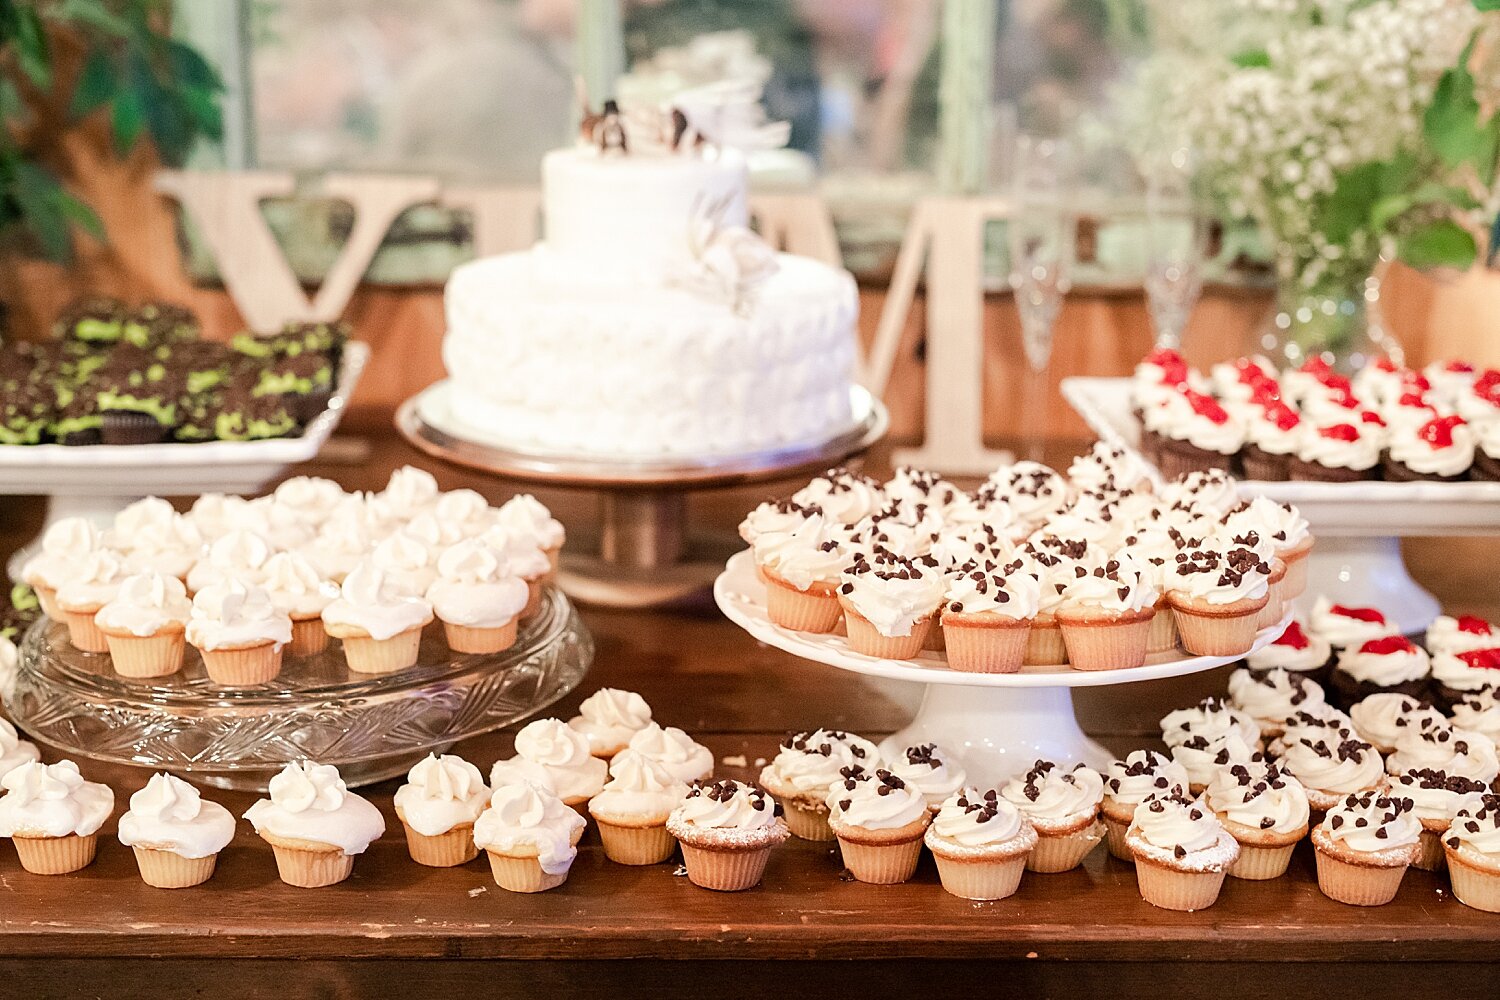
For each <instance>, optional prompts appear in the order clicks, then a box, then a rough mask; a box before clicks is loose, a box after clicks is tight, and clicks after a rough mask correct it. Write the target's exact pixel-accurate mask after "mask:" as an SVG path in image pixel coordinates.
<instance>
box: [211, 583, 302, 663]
mask: <svg viewBox="0 0 1500 1000" xmlns="http://www.w3.org/2000/svg"><path fill="white" fill-rule="evenodd" d="M187 641H188V642H189V643H191V644H192V645H193V648H194V649H196V650H198V652H199V653H200V654H202V656H203V667H204V669H205V670H207V671H208V676H209V679H210V680H212V681H213V682H214V683H215V684H222V685H224V686H226V687H239V686H243V685H250V684H264V683H266V682H267V681H270V680H273V679H275V677H276V676H277V675H278V674H280V673H281V655H282V651H283V650H284V649H285V648H286V645H287V643H289V642H291V641H292V620H291V619H290V618H288V617H287V616H286V614H285V613H284V612H281V611H277V610H276V608H275V607H273V606H272V604H271V598H270V597H269V596H268V595H267V594H266V592H265V591H264V590H262V589H260V588H259V587H255V586H249V587H247V586H245V585H244V584H241V583H239V582H237V581H234V580H230V581H226V582H224V583H215V584H212V585H211V586H209V587H208V588H206V589H204V590H201V591H199V592H198V594H197V595H196V596H194V598H193V609H192V618H191V620H190V621H189V622H188V624H187Z"/></svg>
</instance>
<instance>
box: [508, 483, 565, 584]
mask: <svg viewBox="0 0 1500 1000" xmlns="http://www.w3.org/2000/svg"><path fill="white" fill-rule="evenodd" d="M495 520H496V521H497V522H498V523H499V524H500V525H501V526H502V527H504V528H506V529H508V530H509V531H511V532H513V533H517V534H522V533H524V534H527V535H530V536H531V537H532V538H533V539H535V540H536V544H537V547H538V548H540V549H541V550H542V552H543V553H545V554H546V556H547V562H548V564H549V567H550V572H552V573H556V572H557V564H558V559H559V558H560V556H561V555H562V547H563V543H564V542H566V541H567V537H568V533H567V531H566V530H564V528H563V525H562V522H561V521H559V520H558V519H557V518H555V517H553V516H552V512H551V511H550V510H548V509H547V507H546V505H545V504H543V503H542V502H541V501H540V500H538V499H537V498H536V497H534V496H532V495H531V494H530V493H518V494H517V495H515V496H513V497H511V498H510V499H509V500H507V501H505V503H503V504H501V505H500V509H499V510H498V511H496V512H495Z"/></svg>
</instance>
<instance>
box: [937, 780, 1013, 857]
mask: <svg viewBox="0 0 1500 1000" xmlns="http://www.w3.org/2000/svg"><path fill="white" fill-rule="evenodd" d="M1028 825H1029V824H1028V823H1027V822H1026V816H1025V814H1024V813H1023V812H1022V810H1021V809H1020V808H1018V806H1017V804H1016V803H1015V802H1013V801H1011V800H1010V798H1009V796H1003V797H1002V796H1001V795H999V794H997V793H996V791H995V790H994V789H993V788H991V789H987V790H986V791H983V792H981V791H980V790H979V789H978V788H974V787H972V786H971V787H966V788H961V789H959V790H958V791H956V792H954V793H953V794H952V795H950V796H948V797H947V798H946V799H944V800H943V801H942V803H940V804H939V807H938V810H937V814H936V815H935V816H934V817H933V818H932V831H931V834H930V835H931V836H936V837H938V838H940V839H942V840H944V841H947V842H948V843H950V844H956V845H958V846H959V847H975V848H978V847H994V846H995V845H997V844H1005V843H1008V842H1010V841H1012V840H1015V839H1016V838H1017V837H1019V836H1023V835H1024V834H1025V833H1026V832H1028V831H1027V826H1028ZM1035 839H1036V834H1035V833H1032V835H1031V840H1033V841H1035Z"/></svg>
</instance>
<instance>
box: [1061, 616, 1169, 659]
mask: <svg viewBox="0 0 1500 1000" xmlns="http://www.w3.org/2000/svg"><path fill="white" fill-rule="evenodd" d="M1153 617H1154V614H1153ZM1061 625H1062V638H1063V644H1064V645H1066V646H1067V647H1068V665H1069V666H1070V667H1072V668H1073V669H1074V670H1121V669H1125V668H1128V667H1138V666H1140V665H1141V664H1142V663H1145V662H1146V640H1147V637H1148V636H1149V635H1150V634H1151V619H1150V618H1144V619H1142V620H1140V621H1122V622H1114V621H1105V620H1099V621H1093V622H1086V623H1085V622H1068V621H1063V622H1061Z"/></svg>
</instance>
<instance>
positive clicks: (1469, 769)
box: [1385, 721, 1500, 784]
mask: <svg viewBox="0 0 1500 1000" xmlns="http://www.w3.org/2000/svg"><path fill="white" fill-rule="evenodd" d="M1385 763H1386V772H1387V773H1389V774H1391V775H1397V774H1405V773H1406V772H1407V771H1420V770H1433V771H1442V772H1444V773H1445V774H1450V775H1458V776H1460V777H1464V778H1472V779H1474V780H1475V781H1480V782H1483V783H1485V784H1489V783H1490V782H1492V781H1494V780H1495V779H1496V778H1497V777H1500V760H1497V758H1496V751H1495V741H1494V740H1492V739H1490V738H1489V737H1488V736H1485V735H1482V734H1480V733H1473V732H1469V731H1468V730H1464V729H1456V728H1454V727H1453V726H1450V725H1448V724H1447V723H1446V722H1440V721H1434V722H1432V723H1430V724H1425V725H1415V726H1410V727H1408V728H1407V729H1406V731H1405V732H1403V733H1402V734H1401V735H1400V736H1399V737H1397V739H1396V749H1395V752H1393V753H1392V754H1391V755H1390V757H1389V758H1387V759H1386V762H1385Z"/></svg>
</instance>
